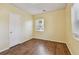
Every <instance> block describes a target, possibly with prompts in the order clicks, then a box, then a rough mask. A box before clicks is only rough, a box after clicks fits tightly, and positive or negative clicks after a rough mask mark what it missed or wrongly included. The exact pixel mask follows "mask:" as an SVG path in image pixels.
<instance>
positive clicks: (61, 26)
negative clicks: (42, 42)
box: [33, 9, 65, 42]
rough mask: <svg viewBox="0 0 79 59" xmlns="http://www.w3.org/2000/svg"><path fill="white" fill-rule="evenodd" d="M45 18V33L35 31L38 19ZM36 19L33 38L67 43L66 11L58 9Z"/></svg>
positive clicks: (34, 17) (39, 15) (37, 16)
mask: <svg viewBox="0 0 79 59" xmlns="http://www.w3.org/2000/svg"><path fill="white" fill-rule="evenodd" d="M40 17H42V18H44V21H45V31H44V32H37V31H35V20H37V19H38V18H40ZM33 19H34V28H33V29H34V30H33V34H34V35H33V37H34V38H39V39H46V40H52V41H57V42H65V41H64V40H65V9H58V10H55V11H51V12H46V13H43V14H38V15H34V16H33Z"/></svg>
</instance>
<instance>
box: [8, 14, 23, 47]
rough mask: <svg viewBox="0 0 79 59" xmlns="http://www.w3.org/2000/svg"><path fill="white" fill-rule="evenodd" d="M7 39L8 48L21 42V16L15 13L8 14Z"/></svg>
mask: <svg viewBox="0 0 79 59" xmlns="http://www.w3.org/2000/svg"><path fill="white" fill-rule="evenodd" d="M9 38H10V41H9V43H10V47H12V46H14V45H16V44H19V43H20V42H21V40H22V20H21V16H20V15H18V14H15V13H10V14H9Z"/></svg>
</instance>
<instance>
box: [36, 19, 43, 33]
mask: <svg viewBox="0 0 79 59" xmlns="http://www.w3.org/2000/svg"><path fill="white" fill-rule="evenodd" d="M35 29H36V31H41V32H43V31H44V19H43V18H39V19H37V20H36V22H35Z"/></svg>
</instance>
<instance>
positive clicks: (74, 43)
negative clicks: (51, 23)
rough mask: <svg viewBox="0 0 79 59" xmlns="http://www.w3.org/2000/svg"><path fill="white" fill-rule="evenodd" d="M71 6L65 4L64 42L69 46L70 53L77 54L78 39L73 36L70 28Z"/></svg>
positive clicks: (78, 51) (78, 52)
mask: <svg viewBox="0 0 79 59" xmlns="http://www.w3.org/2000/svg"><path fill="white" fill-rule="evenodd" d="M71 7H72V4H67V6H66V9H65V11H66V35H67V36H66V37H67V38H66V43H67V45H68V47H69V50H70V52H71V54H73V55H74V54H78V55H79V41H78V40H76V39H74V38H73V34H72V28H71V26H72V25H71Z"/></svg>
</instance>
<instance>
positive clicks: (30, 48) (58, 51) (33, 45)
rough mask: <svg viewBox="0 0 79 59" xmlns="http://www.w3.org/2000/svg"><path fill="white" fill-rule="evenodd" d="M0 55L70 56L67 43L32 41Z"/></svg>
mask: <svg viewBox="0 0 79 59" xmlns="http://www.w3.org/2000/svg"><path fill="white" fill-rule="evenodd" d="M0 55H70V52H69V50H68V48H67V46H66V44H65V43H59V42H53V41H47V40H40V39H31V40H29V41H26V42H24V43H22V44H18V45H16V46H13V47H11V48H10V49H8V50H6V51H3V52H1V53H0Z"/></svg>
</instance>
